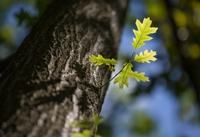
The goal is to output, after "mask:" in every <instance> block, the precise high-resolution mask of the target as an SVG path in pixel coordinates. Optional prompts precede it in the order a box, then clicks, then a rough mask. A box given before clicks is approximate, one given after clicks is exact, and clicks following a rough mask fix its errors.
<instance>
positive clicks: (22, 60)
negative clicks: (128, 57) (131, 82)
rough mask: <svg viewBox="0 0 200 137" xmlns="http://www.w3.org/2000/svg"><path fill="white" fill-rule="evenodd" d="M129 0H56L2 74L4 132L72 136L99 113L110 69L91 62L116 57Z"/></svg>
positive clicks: (0, 122)
mask: <svg viewBox="0 0 200 137" xmlns="http://www.w3.org/2000/svg"><path fill="white" fill-rule="evenodd" d="M126 6H127V0H56V1H54V2H53V3H52V4H50V5H49V6H48V8H47V10H46V12H45V13H44V16H43V17H41V19H40V20H39V22H38V23H37V24H36V26H35V27H33V29H32V31H31V33H30V34H29V35H28V36H27V38H26V39H25V40H24V42H23V43H22V45H21V46H20V47H19V49H18V50H17V52H16V53H15V55H13V56H12V58H11V60H10V61H9V63H8V64H7V66H6V67H5V69H4V70H3V71H2V72H1V74H0V126H1V130H0V136H1V137H60V136H62V137H68V136H70V134H71V133H72V132H73V131H74V130H76V129H74V128H72V127H71V122H73V121H74V120H77V119H80V118H81V117H85V116H86V117H91V116H92V115H93V114H94V113H99V112H100V110H101V106H102V103H103V100H104V96H105V92H106V89H107V87H106V86H104V87H103V88H99V87H100V86H101V85H102V84H103V83H105V82H106V81H107V80H108V79H109V77H110V72H109V71H108V69H107V68H106V67H95V66H94V65H92V64H91V63H89V61H88V56H89V55H91V54H102V55H104V56H106V57H116V51H117V46H118V43H119V38H120V32H121V28H122V24H123V20H124V15H125V14H124V13H125V9H126Z"/></svg>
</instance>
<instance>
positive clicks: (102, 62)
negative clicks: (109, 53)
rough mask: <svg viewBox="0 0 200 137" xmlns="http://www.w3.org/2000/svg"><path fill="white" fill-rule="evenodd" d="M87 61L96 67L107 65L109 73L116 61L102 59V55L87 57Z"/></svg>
mask: <svg viewBox="0 0 200 137" xmlns="http://www.w3.org/2000/svg"><path fill="white" fill-rule="evenodd" d="M89 61H90V62H91V63H93V64H95V65H96V66H100V65H107V66H109V68H110V70H111V71H112V70H113V69H114V68H113V67H114V65H115V64H117V61H116V60H115V59H113V58H112V59H108V58H104V57H103V56H102V55H97V56H96V55H91V56H89Z"/></svg>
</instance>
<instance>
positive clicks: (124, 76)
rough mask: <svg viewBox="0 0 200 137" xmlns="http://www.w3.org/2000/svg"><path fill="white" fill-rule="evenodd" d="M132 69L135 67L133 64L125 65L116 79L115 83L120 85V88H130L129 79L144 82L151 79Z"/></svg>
mask: <svg viewBox="0 0 200 137" xmlns="http://www.w3.org/2000/svg"><path fill="white" fill-rule="evenodd" d="M132 67H133V65H132V64H131V63H127V64H125V65H124V67H123V69H122V71H121V73H119V75H118V76H117V78H115V81H114V83H117V84H119V87H120V88H123V87H124V86H126V87H128V79H129V78H134V79H136V80H137V81H143V82H147V81H149V78H148V77H147V76H145V74H144V73H143V72H137V71H132Z"/></svg>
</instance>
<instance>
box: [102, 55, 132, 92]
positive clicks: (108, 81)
mask: <svg viewBox="0 0 200 137" xmlns="http://www.w3.org/2000/svg"><path fill="white" fill-rule="evenodd" d="M134 54H135V52H134V51H133V53H132V55H131V59H132V57H133V56H134ZM131 59H129V60H128V62H127V63H126V64H125V65H124V66H123V67H122V69H121V70H120V71H119V72H117V73H116V74H115V75H114V76H113V77H112V78H111V79H109V80H108V81H106V82H105V83H104V84H102V85H101V86H100V87H99V88H100V89H101V88H102V87H104V86H105V85H107V84H108V83H109V82H110V81H112V80H113V79H114V78H116V77H117V76H118V75H119V73H121V72H122V70H123V69H124V68H125V67H126V65H127V64H128V63H130V62H131Z"/></svg>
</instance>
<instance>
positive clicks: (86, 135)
mask: <svg viewBox="0 0 200 137" xmlns="http://www.w3.org/2000/svg"><path fill="white" fill-rule="evenodd" d="M72 137H92V131H90V130H87V129H85V130H83V132H81V133H73V134H72Z"/></svg>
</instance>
